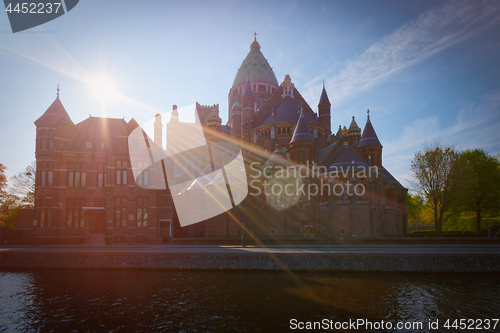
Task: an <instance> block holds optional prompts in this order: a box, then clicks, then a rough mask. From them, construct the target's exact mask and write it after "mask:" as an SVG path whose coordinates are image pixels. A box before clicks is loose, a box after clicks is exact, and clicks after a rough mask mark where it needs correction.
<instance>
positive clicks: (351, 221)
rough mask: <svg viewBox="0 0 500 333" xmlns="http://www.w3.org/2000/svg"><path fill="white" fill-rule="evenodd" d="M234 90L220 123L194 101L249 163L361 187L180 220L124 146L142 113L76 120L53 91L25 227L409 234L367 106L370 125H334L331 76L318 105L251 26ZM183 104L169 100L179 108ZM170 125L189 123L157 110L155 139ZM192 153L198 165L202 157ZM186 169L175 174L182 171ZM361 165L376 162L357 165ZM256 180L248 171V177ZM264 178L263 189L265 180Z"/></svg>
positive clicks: (94, 238) (97, 231) (104, 236)
mask: <svg viewBox="0 0 500 333" xmlns="http://www.w3.org/2000/svg"><path fill="white" fill-rule="evenodd" d="M228 101H229V110H228V122H227V124H225V125H222V120H221V118H220V117H219V105H218V104H214V105H212V106H204V105H200V104H198V103H196V107H195V110H194V112H196V113H197V115H198V119H199V122H200V123H201V125H202V126H203V128H204V130H205V137H206V140H207V142H211V140H212V141H214V140H218V141H231V142H237V143H238V145H239V146H240V147H241V151H242V152H243V156H244V158H245V163H246V168H247V174H248V175H251V174H252V172H255V170H265V171H266V172H271V173H273V172H276V169H277V167H278V166H287V167H292V168H299V167H300V166H304V165H305V166H308V168H307V170H309V171H313V172H312V174H313V175H314V171H316V174H315V175H314V176H310V175H311V173H310V172H308V174H307V175H305V176H304V175H301V176H300V177H299V178H300V181H301V182H304V183H306V184H317V185H318V186H321V185H322V184H324V183H328V184H332V185H335V184H338V186H340V187H343V188H347V187H349V186H352V187H357V188H362V189H363V193H362V194H360V195H356V194H355V195H347V194H345V193H343V194H336V193H333V192H332V193H330V192H328V193H319V194H317V195H313V196H303V195H302V196H301V195H299V196H298V197H297V196H295V195H294V196H293V198H287V197H283V198H282V197H279V196H278V197H274V198H273V195H271V194H269V195H264V194H263V193H261V194H260V195H249V196H248V197H247V198H246V199H245V200H244V201H243V202H242V203H241V204H240V205H238V206H236V207H234V208H233V209H231V210H230V211H228V212H227V213H224V214H221V215H218V216H216V217H214V218H211V219H208V220H205V221H203V222H200V223H197V224H194V225H191V226H187V227H184V228H181V227H180V225H179V222H178V219H177V214H176V211H175V207H174V205H173V201H172V197H171V195H170V192H169V189H168V188H167V189H166V190H161V189H156V188H155V187H154V186H153V185H152V184H155V183H156V180H158V179H159V178H157V177H160V178H161V177H163V173H162V172H161V170H159V168H157V167H155V166H153V165H150V164H148V162H146V161H144V162H138V164H137V165H131V162H130V158H129V149H133V147H129V143H128V141H127V138H128V136H129V134H130V133H131V132H132V131H133V130H134V129H136V128H137V127H138V124H137V123H136V122H135V120H134V119H132V120H130V121H129V122H126V121H125V120H123V119H112V118H101V117H89V118H87V119H85V120H84V121H82V122H80V123H78V124H74V123H73V122H72V120H71V118H70V117H69V115H68V113H67V112H66V110H65V109H64V106H63V105H62V103H61V101H60V99H59V93H58V94H57V98H56V100H55V101H54V102H53V103H52V105H51V106H50V107H49V108H48V109H47V111H45V113H44V114H43V115H42V116H41V117H40V118H39V119H38V120H36V121H35V125H36V133H37V135H36V161H37V171H36V172H37V174H36V190H35V197H36V199H35V209H34V210H33V211H32V212H31V217H29V218H28V215H26V214H25V215H26V216H27V218H25V219H24V220H22V221H21V220H20V222H19V228H20V229H22V230H24V231H23V232H24V235H25V236H31V234H32V229H33V227H32V224H31V223H32V222H31V219H36V220H37V221H38V226H37V236H36V237H37V242H38V243H40V242H41V243H60V244H64V243H88V244H92V243H95V244H103V243H107V244H113V243H129V244H132V243H158V242H159V241H160V240H161V239H163V240H164V241H166V240H168V239H169V240H172V239H174V238H238V237H240V236H241V235H242V233H243V232H244V231H245V232H247V233H248V234H249V237H254V238H256V239H269V238H276V239H279V238H282V239H290V238H304V237H306V238H314V237H316V238H318V237H321V238H329V239H332V240H333V241H338V240H339V239H341V238H344V237H378V236H401V235H405V234H406V225H407V216H406V204H405V202H406V199H405V197H406V192H407V190H406V189H405V188H404V187H403V186H401V184H400V183H399V182H398V181H397V180H396V179H395V178H394V177H393V176H392V175H391V174H390V173H389V171H387V169H386V168H385V167H384V166H383V164H382V148H383V147H382V144H381V143H380V141H379V139H378V137H377V134H376V132H375V129H374V127H373V125H372V123H371V120H370V116H369V114H368V116H367V121H366V124H365V127H364V129H363V131H361V129H360V127H359V126H358V125H357V123H356V121H355V119H354V117H353V119H352V122H351V124H350V126H349V128H347V127H346V126H344V127H343V128H342V126H339V129H338V131H337V132H336V133H333V132H332V128H331V122H332V119H331V118H332V114H331V104H330V101H329V99H328V94H327V91H326V89H325V87H323V91H322V93H321V96H320V98H319V102H318V109H317V112H315V111H313V109H312V108H311V107H310V106H309V105H308V103H307V102H306V101H305V100H304V98H303V97H302V96H301V94H300V92H299V91H298V89H297V88H296V87H295V85H294V83H292V80H291V78H290V76H289V75H286V77H285V78H284V80H283V82H282V83H281V84H278V81H277V79H276V76H275V75H274V72H273V70H272V68H271V66H270V65H269V63H268V62H267V60H266V59H265V57H264V56H263V54H262V52H261V51H260V45H259V43H258V42H257V40H256V38H255V39H254V41H253V43H252V44H251V45H250V52H249V53H248V55H247V57H246V58H245V60H244V61H243V63H242V65H241V67H240V69H239V70H238V72H237V74H236V77H235V79H234V82H233V85H232V87H231V88H230V90H229V95H228ZM176 112H177V110H176V107H175V106H174V111H173V115H174V114H176ZM164 125H166V127H167V133H168V134H167V145H168V142H169V140H171V139H172V138H171V137H170V138H169V137H168V136H172V135H175V133H176V131H182V126H183V123H181V122H179V121H178V119H176V117H174V116H172V118H171V119H170V121H169V122H168V123H167V124H163V123H162V119H161V116H160V115H157V116H156V120H155V126H154V127H155V133H154V142H156V143H157V144H158V145H160V146H161V141H162V133H163V131H162V128H163V126H164ZM194 158H195V160H196V156H195V157H194ZM196 163H197V166H198V167H199V165H201V166H202V168H201V169H203V166H204V164H203V163H207V161H199V160H198V161H197V162H196ZM192 167H193V165H191V168H192ZM133 168H138V169H140V170H141V171H142V170H143V171H142V172H140V173H136V174H138V175H139V176H138V177H137V178H136V179H134V176H133V174H134V173H133ZM212 168H213V163H212ZM349 168H352V171H353V173H352V174H350V173H349V171H350V169H349ZM182 169H183V168H180V170H179V174H180V177H182V173H183V172H185V170H184V171H183V170H182ZM184 169H185V168H184ZM362 169H364V170H371V169H373V170H376V171H374V172H373V174H370V175H362V174H361V175H360V174H354V171H356V172H357V171H359V170H362ZM176 174H177V173H176ZM271 176H272V175H271ZM261 180H262V179H261ZM194 181H195V180H194ZM194 181H193V182H194ZM251 181H252V178H251V176H249V178H248V183H249V185H250V183H251ZM259 184H260V185H259V186H261V188H262V189H264V188H263V187H262V182H260V183H259ZM145 185H146V186H145ZM259 186H256V187H255V188H257V187H259ZM186 190H189V186H188V187H186ZM264 190H265V189H264ZM287 200H288V201H287ZM290 200H291V201H290ZM193 209H195V205H194V208H193ZM243 223H244V226H243ZM243 229H244V230H243Z"/></svg>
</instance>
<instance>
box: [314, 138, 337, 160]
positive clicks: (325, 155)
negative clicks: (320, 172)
mask: <svg viewBox="0 0 500 333" xmlns="http://www.w3.org/2000/svg"><path fill="white" fill-rule="evenodd" d="M339 142H340V141H339V140H337V141H335V142H333V143H332V144H331V145H329V146H328V147H326V148H324V149H322V150H321V151H319V152H318V154H317V155H316V158H315V159H314V160H315V161H316V164H318V165H324V164H325V161H327V159H329V158H330V157H331V154H332V152H333V151H334V150H335V148H336V147H337V146H338V144H339Z"/></svg>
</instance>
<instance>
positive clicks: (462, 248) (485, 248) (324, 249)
mask: <svg viewBox="0 0 500 333" xmlns="http://www.w3.org/2000/svg"><path fill="white" fill-rule="evenodd" d="M0 251H8V252H31V253H32V252H40V253H41V252H59V253H60V252H106V253H109V252H121V253H123V252H131V253H143V252H148V253H149V252H151V253H159V252H179V253H200V252H202V253H240V254H241V253H249V254H250V253H304V254H311V253H322V254H325V253H332V254H356V253H373V254H375V253H376V254H397V253H412V254H490V255H491V254H498V255H500V245H335V246H310V245H303V246H300V245H296V246H266V247H260V246H246V247H241V246H216V245H212V246H209V245H198V246H196V245H193V246H191V245H190V246H187V245H157V246H152V245H146V246H137V245H130V246H115V245H112V246H37V247H17V246H11V247H9V246H4V247H0Z"/></svg>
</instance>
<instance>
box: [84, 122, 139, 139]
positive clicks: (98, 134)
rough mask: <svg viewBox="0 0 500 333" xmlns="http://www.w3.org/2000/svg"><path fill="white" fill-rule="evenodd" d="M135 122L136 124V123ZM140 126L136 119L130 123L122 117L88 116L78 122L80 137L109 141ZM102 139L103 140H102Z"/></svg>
mask: <svg viewBox="0 0 500 333" xmlns="http://www.w3.org/2000/svg"><path fill="white" fill-rule="evenodd" d="M134 123H135V124H134ZM137 126H139V125H138V124H137V122H136V121H135V120H133V121H132V120H131V121H130V122H129V123H128V124H127V122H126V121H125V120H124V119H120V118H104V117H88V118H87V119H85V120H83V121H82V122H79V123H78V124H76V128H77V129H78V137H80V138H81V139H87V138H88V139H91V140H93V141H94V142H96V143H97V142H105V143H108V142H110V141H111V140H113V139H114V138H115V137H116V136H118V135H119V134H120V135H128V133H129V132H130V130H131V129H133V128H135V127H137ZM101 140H102V141H101Z"/></svg>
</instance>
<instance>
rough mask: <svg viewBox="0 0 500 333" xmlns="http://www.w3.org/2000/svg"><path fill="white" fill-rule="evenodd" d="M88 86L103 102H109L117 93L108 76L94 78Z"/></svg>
mask: <svg viewBox="0 0 500 333" xmlns="http://www.w3.org/2000/svg"><path fill="white" fill-rule="evenodd" d="M88 84H89V87H90V90H91V91H92V94H93V95H94V96H95V97H96V98H98V99H100V100H101V101H105V100H109V99H110V98H112V97H113V96H114V95H115V93H116V90H115V85H114V82H113V81H112V80H111V79H110V78H108V77H106V76H95V77H92V78H91V79H90V80H89V82H88Z"/></svg>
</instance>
